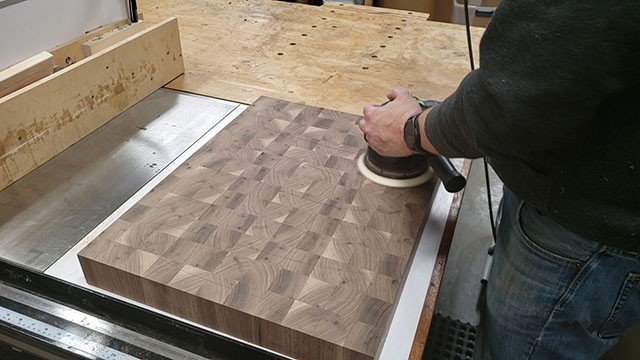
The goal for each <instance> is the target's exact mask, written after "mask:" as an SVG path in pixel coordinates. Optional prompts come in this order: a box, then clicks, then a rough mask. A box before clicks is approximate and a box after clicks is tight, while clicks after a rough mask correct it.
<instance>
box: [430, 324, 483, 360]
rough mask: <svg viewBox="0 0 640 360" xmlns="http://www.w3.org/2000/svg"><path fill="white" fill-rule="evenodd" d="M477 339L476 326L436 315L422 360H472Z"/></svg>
mask: <svg viewBox="0 0 640 360" xmlns="http://www.w3.org/2000/svg"><path fill="white" fill-rule="evenodd" d="M476 337H477V329H476V327H475V326H473V325H471V324H469V323H463V322H461V321H458V320H454V319H452V318H450V317H444V316H442V315H440V314H435V315H434V316H433V319H432V320H431V327H430V329H429V336H428V337H427V345H426V346H425V348H424V353H423V355H422V360H449V359H451V360H472V359H473V351H474V349H475V346H476Z"/></svg>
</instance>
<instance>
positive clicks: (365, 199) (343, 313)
mask: <svg viewBox="0 0 640 360" xmlns="http://www.w3.org/2000/svg"><path fill="white" fill-rule="evenodd" d="M357 119H358V117H356V116H354V115H349V114H345V113H340V112H336V111H331V110H326V109H321V108H316V107H311V106H305V105H300V104H294V103H289V102H286V101H282V100H276V99H272V98H266V97H262V98H260V99H258V100H257V101H256V102H255V103H254V104H253V105H252V106H250V107H249V108H248V109H247V110H246V111H245V112H243V113H242V114H241V115H240V116H239V117H238V118H236V119H235V120H234V121H233V122H232V123H231V124H230V125H228V126H227V127H226V128H225V129H223V130H222V131H221V132H220V133H218V134H217V135H216V136H215V137H214V138H213V139H212V140H211V141H210V142H209V143H208V144H206V145H205V146H203V147H202V148H201V149H199V150H198V152H196V153H195V154H194V155H193V156H192V157H191V158H190V159H189V160H187V162H185V163H184V164H182V165H181V166H180V167H179V168H177V169H176V170H175V171H174V172H173V173H172V174H170V175H169V176H168V177H167V178H166V179H164V180H163V181H162V182H161V183H160V184H159V185H158V186H157V187H156V188H155V189H154V190H152V191H151V192H150V193H148V194H147V195H146V196H145V197H144V198H142V199H141V200H140V201H139V202H138V203H137V204H136V205H134V206H133V207H132V208H130V209H129V210H128V211H127V212H126V213H125V214H123V215H122V216H121V217H120V218H119V219H118V220H116V221H115V222H114V223H113V224H112V225H110V227H108V228H107V229H106V230H105V231H104V232H103V233H102V234H101V235H99V236H98V237H97V238H96V239H95V240H93V241H92V242H91V243H90V244H89V245H88V246H87V247H86V248H85V249H83V250H82V251H81V252H80V254H79V258H80V263H81V265H82V269H83V271H84V274H85V277H86V279H87V281H88V282H89V283H90V284H93V285H96V286H98V287H101V288H104V289H106V290H109V291H112V292H114V293H118V294H121V295H123V296H126V297H128V298H130V299H133V300H136V301H139V302H142V303H145V304H148V305H150V306H153V307H155V308H158V309H161V310H164V311H167V312H169V313H172V314H175V315H177V316H180V317H183V318H186V319H189V320H192V321H194V322H197V323H200V324H203V325H205V326H208V327H211V328H214V329H217V330H220V331H222V332H225V333H228V334H230V335H233V336H236V337H239V338H242V339H245V340H247V341H250V342H253V343H255V344H258V345H261V346H264V347H266V348H269V349H272V350H274V351H278V352H280V353H283V354H286V355H289V356H293V357H296V358H301V359H371V358H373V357H375V356H376V354H377V353H378V352H379V350H380V345H381V344H382V341H383V339H384V336H385V333H386V329H387V326H388V324H389V321H390V318H391V316H392V312H393V309H394V304H395V302H396V301H397V297H398V294H399V292H400V288H401V284H402V282H403V280H404V275H405V271H406V269H407V267H408V265H409V263H410V259H411V256H412V255H413V250H414V245H415V244H416V242H417V239H419V237H420V233H421V230H422V227H423V225H424V222H425V220H426V219H425V218H426V216H427V214H428V211H427V210H428V208H429V204H430V202H431V196H432V193H433V189H434V186H435V185H434V182H433V181H432V182H429V183H427V184H425V185H423V186H421V187H417V188H411V189H394V188H387V187H383V186H380V185H377V184H374V183H372V182H370V181H369V180H366V179H364V178H363V177H362V175H360V174H359V172H358V170H357V167H356V159H357V157H358V156H359V155H360V154H361V153H362V152H363V151H364V149H365V147H366V144H365V143H364V141H363V139H362V135H361V133H360V132H359V130H358V129H357V126H356V125H355V122H356V120H357Z"/></svg>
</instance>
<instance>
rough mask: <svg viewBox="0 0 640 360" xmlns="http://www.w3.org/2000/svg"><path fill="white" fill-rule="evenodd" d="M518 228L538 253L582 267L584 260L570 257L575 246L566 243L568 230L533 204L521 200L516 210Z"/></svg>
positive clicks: (530, 246) (531, 247)
mask: <svg viewBox="0 0 640 360" xmlns="http://www.w3.org/2000/svg"><path fill="white" fill-rule="evenodd" d="M516 222H517V228H518V231H519V232H520V234H521V235H522V238H523V239H524V242H525V244H526V245H527V246H528V247H529V249H531V251H533V252H535V253H537V254H538V255H540V256H542V257H544V258H546V259H548V260H551V261H554V262H557V263H561V264H565V265H573V266H577V267H580V266H582V265H583V263H584V261H583V260H581V259H576V258H573V257H570V256H571V255H572V253H573V250H575V248H572V246H570V245H568V244H567V243H566V241H565V240H566V238H567V237H569V234H568V233H566V230H564V229H559V226H558V225H557V224H555V223H553V221H552V220H550V219H547V218H546V217H545V216H544V215H542V214H541V213H540V212H539V211H538V210H537V209H536V208H534V207H533V206H532V205H529V204H527V203H526V202H524V201H521V202H520V205H519V206H518V210H517V212H516Z"/></svg>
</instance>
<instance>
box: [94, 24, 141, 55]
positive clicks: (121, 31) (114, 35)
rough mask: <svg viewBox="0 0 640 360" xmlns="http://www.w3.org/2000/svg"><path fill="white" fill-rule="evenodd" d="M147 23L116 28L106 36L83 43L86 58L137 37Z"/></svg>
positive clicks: (101, 35)
mask: <svg viewBox="0 0 640 360" xmlns="http://www.w3.org/2000/svg"><path fill="white" fill-rule="evenodd" d="M146 25H147V24H146V23H144V22H142V21H140V22H137V23H132V24H125V25H121V26H118V27H116V28H115V29H112V30H110V31H107V32H105V33H104V34H100V35H97V36H95V37H93V38H91V39H89V40H87V41H85V42H83V43H82V52H83V53H84V56H85V57H86V56H91V55H93V54H95V53H97V52H98V51H100V50H103V49H106V48H108V47H109V46H111V45H114V44H116V43H118V42H120V41H122V40H125V39H126V38H128V37H130V36H132V35H135V34H136V33H138V32H140V31H142V30H143V29H144V28H145V27H146Z"/></svg>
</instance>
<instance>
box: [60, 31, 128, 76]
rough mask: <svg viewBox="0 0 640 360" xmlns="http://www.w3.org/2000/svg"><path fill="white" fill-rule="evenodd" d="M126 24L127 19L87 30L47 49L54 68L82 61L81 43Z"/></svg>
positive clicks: (83, 56)
mask: <svg viewBox="0 0 640 360" xmlns="http://www.w3.org/2000/svg"><path fill="white" fill-rule="evenodd" d="M126 24H128V21H127V19H122V20H118V21H114V22H112V23H110V24H106V25H103V26H100V27H97V28H95V29H92V30H89V31H87V32H86V33H85V34H83V35H81V36H78V37H76V38H74V39H72V40H69V41H67V42H65V43H63V44H60V45H57V46H55V47H53V48H51V49H49V52H50V53H51V54H52V55H53V62H54V64H55V67H56V68H57V69H62V68H65V67H67V66H69V65H71V64H75V63H77V62H78V61H80V60H82V59H84V58H85V55H84V52H83V51H82V43H84V42H85V41H87V40H89V39H91V38H94V37H96V36H99V35H101V34H104V33H106V32H108V31H111V30H113V29H116V28H118V27H120V26H124V25H126Z"/></svg>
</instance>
